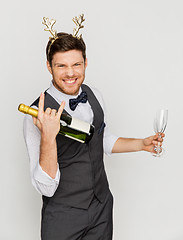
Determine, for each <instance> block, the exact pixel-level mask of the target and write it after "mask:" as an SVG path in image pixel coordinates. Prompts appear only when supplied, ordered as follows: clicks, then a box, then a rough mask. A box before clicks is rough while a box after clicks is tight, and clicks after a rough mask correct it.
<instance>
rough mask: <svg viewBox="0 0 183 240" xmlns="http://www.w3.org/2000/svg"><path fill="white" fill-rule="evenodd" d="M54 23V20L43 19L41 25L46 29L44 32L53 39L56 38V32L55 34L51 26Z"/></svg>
mask: <svg viewBox="0 0 183 240" xmlns="http://www.w3.org/2000/svg"><path fill="white" fill-rule="evenodd" d="M55 23H56V20H54V19H51V20H49V18H46V17H43V22H42V24H44V25H45V26H46V27H47V28H45V29H44V30H45V31H49V32H50V33H51V35H52V36H53V38H54V39H56V38H57V32H56V30H53V25H54V24H55Z"/></svg>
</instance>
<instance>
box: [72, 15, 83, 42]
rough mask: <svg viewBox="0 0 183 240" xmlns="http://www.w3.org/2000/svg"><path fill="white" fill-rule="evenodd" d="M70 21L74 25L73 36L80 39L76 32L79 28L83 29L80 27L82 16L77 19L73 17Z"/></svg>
mask: <svg viewBox="0 0 183 240" xmlns="http://www.w3.org/2000/svg"><path fill="white" fill-rule="evenodd" d="M72 21H73V22H74V23H75V24H76V28H74V29H73V36H74V37H77V38H78V39H80V38H81V37H82V34H80V36H78V32H79V30H80V29H81V28H84V25H82V23H83V22H84V21H85V19H84V14H81V15H79V17H74V18H73V19H72Z"/></svg>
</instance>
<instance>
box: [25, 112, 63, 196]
mask: <svg viewBox="0 0 183 240" xmlns="http://www.w3.org/2000/svg"><path fill="white" fill-rule="evenodd" d="M23 133H24V139H25V143H26V147H27V151H28V156H29V162H30V176H31V181H32V184H33V186H34V187H35V188H36V190H37V191H38V192H39V193H40V194H42V195H45V196H47V197H51V196H53V194H54V193H55V191H56V189H57V187H58V184H59V181H60V170H59V167H58V170H57V173H56V176H55V178H54V179H53V178H51V177H50V176H49V175H48V174H47V173H46V172H45V171H43V170H42V168H41V166H40V164H39V155H40V141H41V134H40V131H39V129H38V128H37V127H36V126H35V125H34V123H33V120H32V117H31V116H29V115H25V118H24V124H23Z"/></svg>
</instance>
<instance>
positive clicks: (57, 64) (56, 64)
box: [54, 61, 83, 66]
mask: <svg viewBox="0 0 183 240" xmlns="http://www.w3.org/2000/svg"><path fill="white" fill-rule="evenodd" d="M78 63H83V61H78V62H75V63H74V64H73V65H75V64H78ZM59 65H63V66H65V65H66V64H65V63H55V64H54V66H59Z"/></svg>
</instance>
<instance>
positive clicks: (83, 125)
mask: <svg viewBox="0 0 183 240" xmlns="http://www.w3.org/2000/svg"><path fill="white" fill-rule="evenodd" d="M69 127H71V128H74V129H76V130H80V131H82V132H85V133H87V134H89V133H90V124H89V123H87V122H84V121H81V120H79V119H77V118H73V117H72V121H71V124H70V126H69Z"/></svg>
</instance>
